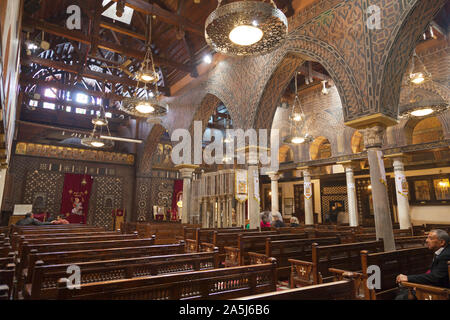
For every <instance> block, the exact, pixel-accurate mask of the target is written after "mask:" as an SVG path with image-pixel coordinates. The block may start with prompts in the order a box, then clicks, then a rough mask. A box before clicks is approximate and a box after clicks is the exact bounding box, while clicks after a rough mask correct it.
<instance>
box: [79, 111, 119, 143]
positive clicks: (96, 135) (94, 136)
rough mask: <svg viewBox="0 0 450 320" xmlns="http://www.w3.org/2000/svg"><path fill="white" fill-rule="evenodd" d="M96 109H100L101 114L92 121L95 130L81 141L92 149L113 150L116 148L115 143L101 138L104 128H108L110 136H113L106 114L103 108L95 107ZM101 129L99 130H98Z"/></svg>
mask: <svg viewBox="0 0 450 320" xmlns="http://www.w3.org/2000/svg"><path fill="white" fill-rule="evenodd" d="M93 107H95V108H98V107H100V109H101V110H100V113H98V114H97V117H95V118H93V119H92V124H93V125H94V128H93V129H92V133H91V134H90V135H89V136H88V137H85V138H83V139H81V144H82V145H84V146H87V147H91V148H112V147H113V146H114V142H113V141H111V140H107V139H103V138H101V136H102V135H103V127H106V130H107V132H108V136H109V137H110V136H111V132H110V131H109V127H108V120H106V116H105V114H106V112H105V108H104V107H103V106H97V105H95V106H93ZM98 127H99V128H100V129H99V130H98V129H97V128H98Z"/></svg>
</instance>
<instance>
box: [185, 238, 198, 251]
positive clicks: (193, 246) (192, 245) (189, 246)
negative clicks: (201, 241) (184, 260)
mask: <svg viewBox="0 0 450 320" xmlns="http://www.w3.org/2000/svg"><path fill="white" fill-rule="evenodd" d="M185 242H186V247H185V251H186V253H189V252H198V248H197V241H196V240H192V239H186V240H185Z"/></svg>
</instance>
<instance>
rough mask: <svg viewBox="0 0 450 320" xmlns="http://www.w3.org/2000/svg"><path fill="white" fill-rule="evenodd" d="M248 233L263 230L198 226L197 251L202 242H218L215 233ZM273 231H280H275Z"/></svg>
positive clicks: (196, 236) (196, 235)
mask: <svg viewBox="0 0 450 320" xmlns="http://www.w3.org/2000/svg"><path fill="white" fill-rule="evenodd" d="M243 232H245V233H247V232H252V233H254V232H261V231H260V230H259V229H244V228H242V227H230V228H197V230H196V234H195V240H196V242H197V251H201V250H200V244H201V243H202V242H206V243H212V244H216V243H215V242H214V241H215V240H214V239H215V238H214V237H215V236H214V235H215V234H220V235H222V234H227V233H229V234H238V233H243ZM273 233H278V232H276V231H273Z"/></svg>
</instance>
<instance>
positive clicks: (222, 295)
mask: <svg viewBox="0 0 450 320" xmlns="http://www.w3.org/2000/svg"><path fill="white" fill-rule="evenodd" d="M275 273H276V260H275V259H272V260H271V262H270V263H266V264H260V265H251V266H244V267H234V268H222V269H213V270H204V271H194V272H187V273H177V274H170V275H160V276H151V277H141V278H135V279H125V280H113V281H105V282H96V283H89V284H82V285H81V286H80V289H78V290H70V289H69V288H68V285H67V282H68V280H67V279H65V278H63V279H60V280H59V282H58V300H66V299H88V300H96V299H107V300H118V299H120V300H128V299H129V300H131V299H133V300H180V299H183V300H210V299H233V298H238V297H242V296H248V295H254V294H258V293H264V292H271V291H275V290H276V282H275V279H276V275H275Z"/></svg>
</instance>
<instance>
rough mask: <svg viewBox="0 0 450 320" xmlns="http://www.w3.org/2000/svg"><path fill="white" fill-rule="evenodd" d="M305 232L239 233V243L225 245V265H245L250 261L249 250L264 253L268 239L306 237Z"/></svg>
mask: <svg viewBox="0 0 450 320" xmlns="http://www.w3.org/2000/svg"><path fill="white" fill-rule="evenodd" d="M306 237H307V235H306V234H305V233H294V234H289V233H284V234H270V235H268V234H262V235H261V234H246V233H242V234H239V235H238V238H237V245H236V246H233V247H228V246H227V247H224V250H225V266H226V267H234V266H243V265H246V264H249V263H250V259H249V254H248V253H249V252H255V253H264V252H265V249H266V239H271V240H292V239H305V238H306Z"/></svg>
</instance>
